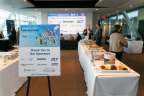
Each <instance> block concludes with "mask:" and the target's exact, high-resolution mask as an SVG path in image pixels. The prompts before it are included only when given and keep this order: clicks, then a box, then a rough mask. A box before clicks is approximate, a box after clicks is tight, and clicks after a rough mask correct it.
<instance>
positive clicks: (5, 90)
mask: <svg viewBox="0 0 144 96" xmlns="http://www.w3.org/2000/svg"><path fill="white" fill-rule="evenodd" d="M0 53H1V54H9V52H7V53H5V52H4V53H3V52H0ZM2 59H3V58H2V57H1V61H2ZM9 59H13V60H9V61H4V62H3V63H2V62H1V64H0V96H16V94H15V92H16V91H18V89H19V88H20V87H22V85H23V84H24V83H25V81H26V78H21V77H19V76H18V57H16V58H15V57H10V58H9Z"/></svg>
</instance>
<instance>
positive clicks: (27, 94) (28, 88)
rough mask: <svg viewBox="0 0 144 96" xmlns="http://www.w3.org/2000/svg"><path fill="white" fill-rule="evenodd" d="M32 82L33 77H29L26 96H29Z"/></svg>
mask: <svg viewBox="0 0 144 96" xmlns="http://www.w3.org/2000/svg"><path fill="white" fill-rule="evenodd" d="M30 81H31V77H28V80H27V88H26V96H29V90H30Z"/></svg>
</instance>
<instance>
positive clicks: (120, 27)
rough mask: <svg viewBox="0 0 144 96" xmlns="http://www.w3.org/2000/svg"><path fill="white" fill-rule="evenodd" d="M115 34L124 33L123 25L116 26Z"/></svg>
mask: <svg viewBox="0 0 144 96" xmlns="http://www.w3.org/2000/svg"><path fill="white" fill-rule="evenodd" d="M114 32H118V33H121V32H122V26H121V25H115V26H114Z"/></svg>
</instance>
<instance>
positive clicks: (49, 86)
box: [47, 76, 52, 96]
mask: <svg viewBox="0 0 144 96" xmlns="http://www.w3.org/2000/svg"><path fill="white" fill-rule="evenodd" d="M47 79H48V91H49V96H52V90H51V83H50V76H47Z"/></svg>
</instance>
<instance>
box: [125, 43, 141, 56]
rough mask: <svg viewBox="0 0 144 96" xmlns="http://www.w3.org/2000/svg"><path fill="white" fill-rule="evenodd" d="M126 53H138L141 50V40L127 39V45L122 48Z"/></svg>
mask: <svg viewBox="0 0 144 96" xmlns="http://www.w3.org/2000/svg"><path fill="white" fill-rule="evenodd" d="M124 51H125V52H126V53H130V54H140V53H142V51H143V41H128V47H127V48H124Z"/></svg>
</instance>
